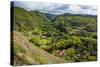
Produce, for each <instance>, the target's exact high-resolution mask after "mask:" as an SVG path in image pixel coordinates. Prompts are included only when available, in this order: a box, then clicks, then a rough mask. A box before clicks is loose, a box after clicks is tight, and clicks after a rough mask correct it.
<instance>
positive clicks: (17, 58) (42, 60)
mask: <svg viewBox="0 0 100 67" xmlns="http://www.w3.org/2000/svg"><path fill="white" fill-rule="evenodd" d="M13 41H14V42H13V43H14V44H13V46H14V65H27V64H51V63H63V62H65V61H64V60H62V59H61V58H58V57H55V56H53V55H51V54H49V53H48V52H45V51H44V50H42V49H41V48H38V47H37V46H35V45H34V44H32V43H30V42H29V41H28V40H27V39H26V38H25V37H24V36H23V35H22V34H21V33H20V32H16V31H14V33H13ZM66 62H67V61H66Z"/></svg>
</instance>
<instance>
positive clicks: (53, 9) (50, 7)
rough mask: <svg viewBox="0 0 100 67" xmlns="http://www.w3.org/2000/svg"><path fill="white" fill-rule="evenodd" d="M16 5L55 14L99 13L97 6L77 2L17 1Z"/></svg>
mask: <svg viewBox="0 0 100 67" xmlns="http://www.w3.org/2000/svg"><path fill="white" fill-rule="evenodd" d="M14 4H15V6H18V7H22V8H24V9H27V10H39V11H41V12H47V13H53V14H63V13H66V12H68V13H72V14H91V15H97V7H96V6H87V5H76V4H70V5H69V4H57V3H45V2H30V1H29V2H24V1H15V2H14Z"/></svg>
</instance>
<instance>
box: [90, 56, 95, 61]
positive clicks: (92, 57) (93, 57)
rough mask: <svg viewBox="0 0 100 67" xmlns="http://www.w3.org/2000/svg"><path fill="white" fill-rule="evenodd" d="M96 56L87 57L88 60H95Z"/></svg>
mask: <svg viewBox="0 0 100 67" xmlns="http://www.w3.org/2000/svg"><path fill="white" fill-rule="evenodd" d="M96 60H97V59H96V57H95V56H89V57H88V61H96Z"/></svg>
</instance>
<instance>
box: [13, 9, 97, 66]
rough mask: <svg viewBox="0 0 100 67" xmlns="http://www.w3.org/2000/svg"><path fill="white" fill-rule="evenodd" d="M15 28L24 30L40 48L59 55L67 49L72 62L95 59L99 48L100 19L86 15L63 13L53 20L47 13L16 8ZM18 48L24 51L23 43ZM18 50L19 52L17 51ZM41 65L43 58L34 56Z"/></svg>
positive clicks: (67, 56)
mask: <svg viewBox="0 0 100 67" xmlns="http://www.w3.org/2000/svg"><path fill="white" fill-rule="evenodd" d="M14 30H16V31H19V32H21V33H23V34H24V35H25V36H27V39H28V40H29V41H30V42H31V43H33V44H35V45H36V46H38V47H39V48H41V49H43V50H45V51H47V52H49V53H51V54H56V51H57V50H62V49H65V52H64V56H62V58H63V59H66V60H70V61H94V60H96V55H97V54H96V53H95V54H94V53H93V52H96V51H97V19H96V18H93V17H91V16H83V15H74V14H72V15H64V14H63V15H59V16H57V17H56V18H55V19H53V21H51V20H48V18H47V17H46V15H45V14H44V13H41V12H39V11H30V12H29V11H26V10H24V9H22V8H18V7H14ZM15 49H16V50H19V51H20V52H24V50H23V49H22V48H20V47H19V46H16V47H15ZM16 50H15V51H16ZM33 57H36V58H37V59H36V60H39V62H40V63H41V64H44V63H46V61H44V58H43V57H40V59H38V58H39V56H38V57H37V56H34V55H33Z"/></svg>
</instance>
